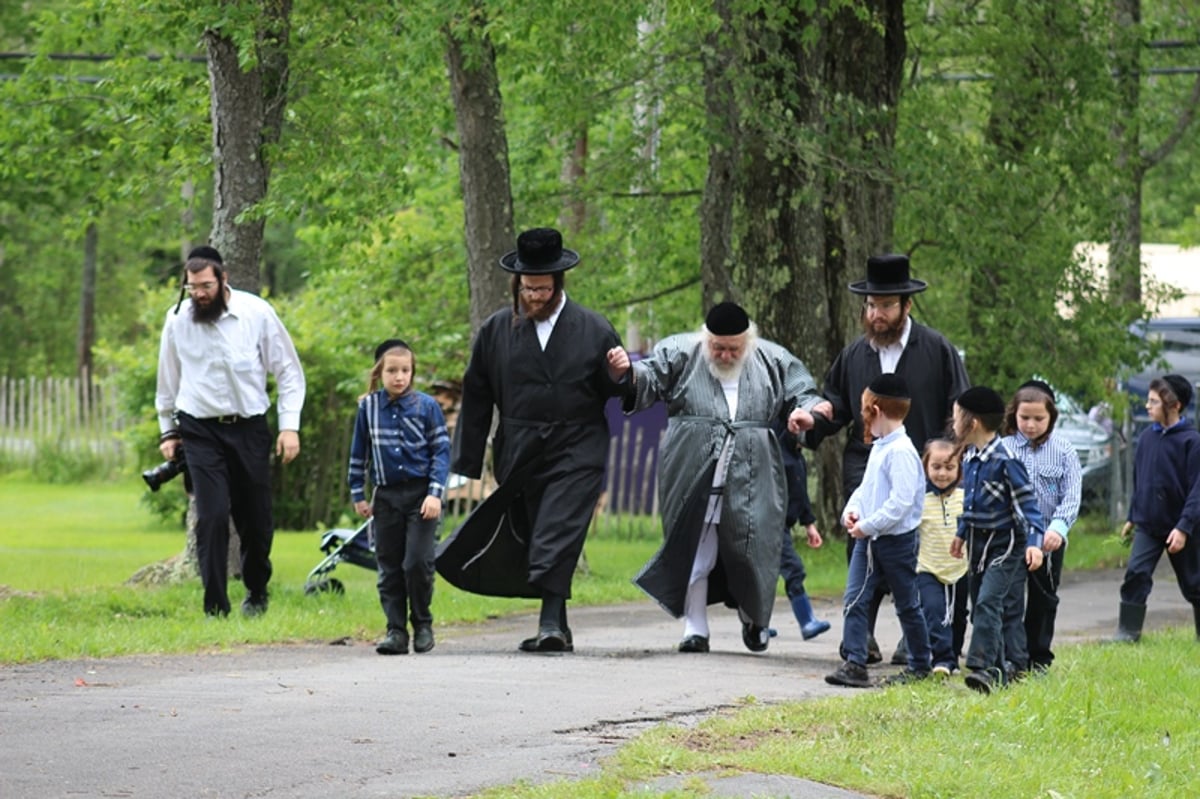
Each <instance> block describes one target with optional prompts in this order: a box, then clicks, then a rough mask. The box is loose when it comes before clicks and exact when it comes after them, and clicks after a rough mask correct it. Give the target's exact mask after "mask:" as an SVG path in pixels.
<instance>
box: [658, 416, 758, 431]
mask: <svg viewBox="0 0 1200 799" xmlns="http://www.w3.org/2000/svg"><path fill="white" fill-rule="evenodd" d="M672 418H674V419H678V420H679V421H681V422H707V423H708V424H711V425H714V426H715V425H721V426H722V427H724V428H725V429H726V430H727V431H729V432H730V433H732V432H733V431H734V430H745V429H748V428H753V427H767V428H769V427H770V426H771V425H770V423H769V422H763V421H757V420H754V419H739V420H738V421H736V422H731V421H730V420H728V419H717V418H716V417H713V416H675V417H672Z"/></svg>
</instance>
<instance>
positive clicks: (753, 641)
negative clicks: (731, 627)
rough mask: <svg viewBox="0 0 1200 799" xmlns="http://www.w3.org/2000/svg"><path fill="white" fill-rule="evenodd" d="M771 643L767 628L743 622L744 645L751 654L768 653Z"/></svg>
mask: <svg viewBox="0 0 1200 799" xmlns="http://www.w3.org/2000/svg"><path fill="white" fill-rule="evenodd" d="M770 641H771V636H770V634H768V633H767V628H766V627H759V626H758V625H757V624H752V623H751V622H748V621H744V622H742V643H743V644H745V645H746V648H747V649H749V650H750V651H751V652H766V651H767V644H768V643H770Z"/></svg>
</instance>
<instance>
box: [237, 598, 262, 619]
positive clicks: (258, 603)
mask: <svg viewBox="0 0 1200 799" xmlns="http://www.w3.org/2000/svg"><path fill="white" fill-rule="evenodd" d="M266 612H267V595H266V594H265V593H263V594H256V593H249V594H246V598H245V599H243V600H242V615H243V616H245V617H246V618H248V619H253V618H254V617H255V616H261V615H263V614H264V613H266Z"/></svg>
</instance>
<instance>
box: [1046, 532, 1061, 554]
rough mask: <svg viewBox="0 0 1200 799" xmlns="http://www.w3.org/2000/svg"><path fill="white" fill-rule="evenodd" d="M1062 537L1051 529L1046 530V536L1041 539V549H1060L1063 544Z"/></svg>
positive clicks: (1053, 550)
mask: <svg viewBox="0 0 1200 799" xmlns="http://www.w3.org/2000/svg"><path fill="white" fill-rule="evenodd" d="M1064 543H1065V542H1064V540H1063V537H1062V536H1061V535H1059V534H1058V533H1056V532H1054V531H1053V530H1047V531H1046V538H1045V539H1044V540H1043V541H1042V551H1044V552H1057V551H1058V550H1060V549H1062V545H1063V544H1064Z"/></svg>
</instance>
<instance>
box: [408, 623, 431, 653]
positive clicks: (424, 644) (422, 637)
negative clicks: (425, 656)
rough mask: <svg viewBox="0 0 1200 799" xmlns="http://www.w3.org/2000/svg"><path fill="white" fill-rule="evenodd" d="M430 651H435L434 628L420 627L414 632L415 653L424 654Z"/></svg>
mask: <svg viewBox="0 0 1200 799" xmlns="http://www.w3.org/2000/svg"><path fill="white" fill-rule="evenodd" d="M430 649H433V628H432V627H418V628H416V629H415V630H413V651H414V652H417V653H422V652H428V651H429V650H430Z"/></svg>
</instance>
